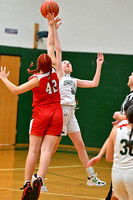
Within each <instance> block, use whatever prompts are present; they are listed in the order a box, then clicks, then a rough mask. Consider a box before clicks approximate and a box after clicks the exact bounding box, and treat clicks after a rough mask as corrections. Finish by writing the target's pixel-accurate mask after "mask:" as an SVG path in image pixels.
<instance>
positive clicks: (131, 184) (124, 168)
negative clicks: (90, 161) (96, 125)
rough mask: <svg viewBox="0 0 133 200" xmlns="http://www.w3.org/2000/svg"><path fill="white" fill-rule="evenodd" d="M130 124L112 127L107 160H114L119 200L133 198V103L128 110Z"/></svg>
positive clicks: (113, 170)
mask: <svg viewBox="0 0 133 200" xmlns="http://www.w3.org/2000/svg"><path fill="white" fill-rule="evenodd" d="M126 116H127V119H128V125H127V126H123V127H121V128H117V127H116V126H115V127H114V128H113V129H112V131H111V133H110V136H109V140H108V146H107V149H106V160H107V161H109V162H113V167H112V184H113V192H114V196H116V197H117V198H118V199H119V200H133V105H131V106H129V108H128V109H127V112H126Z"/></svg>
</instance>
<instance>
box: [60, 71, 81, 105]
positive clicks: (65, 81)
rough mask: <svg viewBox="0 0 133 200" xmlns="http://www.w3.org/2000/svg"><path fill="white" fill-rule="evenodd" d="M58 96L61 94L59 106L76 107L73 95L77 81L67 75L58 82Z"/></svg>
mask: <svg viewBox="0 0 133 200" xmlns="http://www.w3.org/2000/svg"><path fill="white" fill-rule="evenodd" d="M59 87H60V94H61V105H67V106H68V105H70V106H76V101H75V94H76V90H77V81H76V79H75V78H72V77H71V76H69V75H68V74H65V75H64V77H63V78H62V79H61V80H60V82H59Z"/></svg>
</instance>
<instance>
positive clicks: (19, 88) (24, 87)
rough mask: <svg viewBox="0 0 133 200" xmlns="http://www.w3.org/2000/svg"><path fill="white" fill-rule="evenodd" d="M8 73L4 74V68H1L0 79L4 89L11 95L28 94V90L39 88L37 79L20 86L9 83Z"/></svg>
mask: <svg viewBox="0 0 133 200" xmlns="http://www.w3.org/2000/svg"><path fill="white" fill-rule="evenodd" d="M8 76H9V72H8V73H6V67H4V69H3V67H1V72H0V79H1V80H2V81H3V83H4V84H5V85H6V87H7V88H8V89H9V90H10V91H11V92H12V93H13V94H16V95H17V94H21V93H24V92H28V91H29V90H31V89H33V88H34V87H37V86H39V80H38V78H37V77H35V78H33V79H31V80H30V81H28V82H26V83H24V84H22V85H20V86H16V85H14V84H13V83H12V82H11V81H9V80H8Z"/></svg>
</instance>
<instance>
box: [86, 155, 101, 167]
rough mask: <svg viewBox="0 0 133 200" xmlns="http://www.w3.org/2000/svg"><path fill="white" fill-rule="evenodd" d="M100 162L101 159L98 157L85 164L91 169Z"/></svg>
mask: <svg viewBox="0 0 133 200" xmlns="http://www.w3.org/2000/svg"><path fill="white" fill-rule="evenodd" d="M100 160H101V157H100V156H99V155H97V156H95V157H94V158H92V159H91V160H89V162H88V163H87V167H91V166H93V165H95V164H96V163H98V162H99V161H100Z"/></svg>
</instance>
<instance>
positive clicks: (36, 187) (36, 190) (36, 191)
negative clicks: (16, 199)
mask: <svg viewBox="0 0 133 200" xmlns="http://www.w3.org/2000/svg"><path fill="white" fill-rule="evenodd" d="M41 186H42V178H41V177H38V178H37V179H36V180H34V182H33V190H32V192H31V193H30V198H31V199H32V200H37V199H38V198H39V195H40V189H41Z"/></svg>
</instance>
